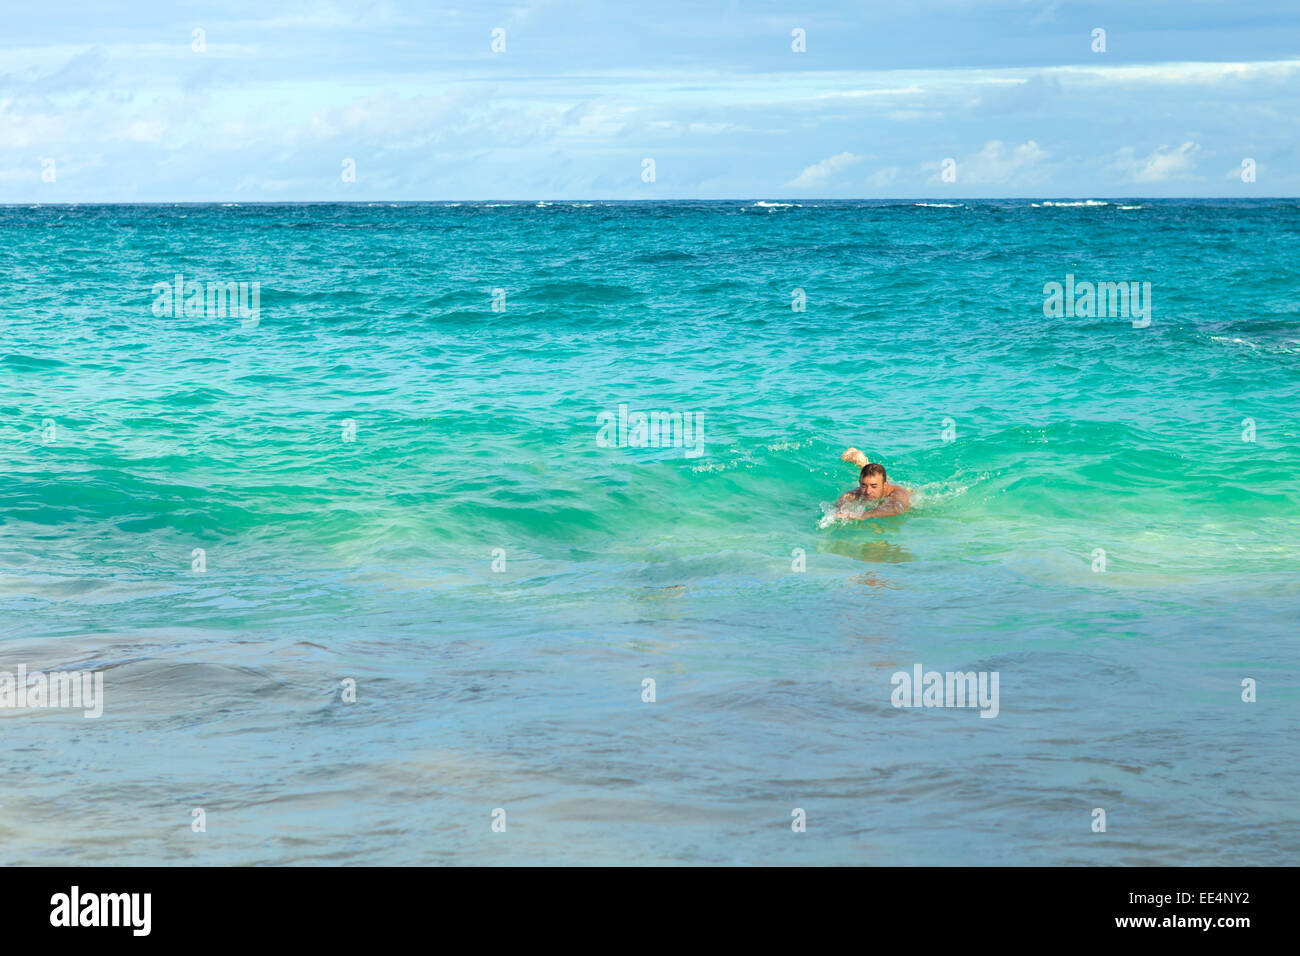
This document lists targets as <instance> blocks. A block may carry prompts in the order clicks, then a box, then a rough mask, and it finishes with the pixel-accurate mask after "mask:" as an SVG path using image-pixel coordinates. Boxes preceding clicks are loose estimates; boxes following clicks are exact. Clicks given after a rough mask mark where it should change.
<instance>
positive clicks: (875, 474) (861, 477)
mask: <svg viewBox="0 0 1300 956" xmlns="http://www.w3.org/2000/svg"><path fill="white" fill-rule="evenodd" d="M858 491H859V492H860V493H861V494H863V495H866V496H867V497H868V498H879V497H881V496H883V495H884V493H885V466H884V465H882V464H879V463H878V462H874V461H873V462H872V463H871V464H869V465H863V466H862V471H860V472H858Z"/></svg>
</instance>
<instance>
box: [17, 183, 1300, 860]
mask: <svg viewBox="0 0 1300 956" xmlns="http://www.w3.org/2000/svg"><path fill="white" fill-rule="evenodd" d="M178 273H179V274H181V275H182V276H183V277H184V278H183V282H184V283H185V289H186V295H187V297H188V295H189V288H190V286H189V283H191V282H199V283H203V284H204V288H205V289H207V288H209V286H208V285H207V284H208V283H230V282H234V283H240V282H247V283H250V284H251V283H256V284H257V286H256V292H257V298H256V310H255V311H254V310H253V309H252V302H253V301H254V300H253V299H252V298H251V296H252V291H253V288H254V287H253V286H251V285H250V286H249V291H250V299H249V300H247V301H248V304H249V308H248V309H246V310H245V312H244V313H238V312H236V314H234V315H232V314H230V312H229V311H227V312H226V314H224V315H223V314H219V313H220V312H221V311H222V310H220V309H217V308H216V307H215V306H216V305H218V304H220V303H218V302H214V303H212V305H213V307H212V308H208V306H209V302H208V300H207V299H206V298H201V297H194V298H193V299H192V300H190V301H192V302H193V304H194V305H195V306H196V308H194V309H186V308H179V309H177V308H170V309H169V307H168V305H167V299H168V295H167V293H166V288H165V286H162V285H160V284H168V283H170V284H171V285H173V286H174V285H175V276H176V275H177V274H178ZM1067 276H1073V277H1074V278H1073V279H1072V280H1069V281H1070V282H1071V283H1072V284H1074V283H1080V282H1126V283H1127V282H1137V283H1139V285H1140V284H1141V283H1150V299H1149V302H1150V305H1151V309H1150V313H1149V324H1144V323H1143V320H1142V319H1141V318H1132V317H1130V316H1125V315H1122V314H1121V315H1098V314H1092V315H1086V314H1077V313H1076V312H1075V310H1071V312H1072V314H1070V315H1048V314H1045V300H1046V299H1047V298H1048V296H1047V294H1046V293H1045V291H1044V289H1045V286H1047V285H1048V284H1050V283H1053V282H1058V283H1061V284H1062V285H1064V284H1065V283H1066V282H1067ZM160 289H162V291H159V290H160ZM0 293H2V295H3V298H2V299H0V453H2V455H3V457H2V458H0V671H10V672H14V673H15V674H16V673H17V671H18V668H19V666H20V665H21V666H22V667H25V668H26V669H27V671H28V672H42V673H48V672H52V671H72V670H82V671H93V672H96V673H97V674H99V675H102V680H103V715H102V716H101V717H98V718H87V717H84V716H83V714H82V712H81V711H80V710H76V709H72V708H49V707H47V708H31V707H29V708H26V709H21V710H20V709H16V708H15V707H9V708H0V767H2V768H3V786H2V789H0V862H5V863H19V864H80V863H86V864H90V863H105V864H153V863H160V864H175V865H203V864H220V865H225V864H340V863H347V864H362V865H368V864H542V863H556V864H620V865H623V864H626V865H641V864H739V865H764V864H782V865H784V864H864V865H877V864H880V865H884V864H903V865H910V864H957V865H973V864H1025V865H1041V864H1069V865H1089V864H1110V865H1154V864H1161V865H1165V864H1169V865H1184V864H1296V863H1298V862H1300V811H1298V809H1297V808H1298V803H1297V799H1296V794H1297V791H1298V790H1300V733H1298V732H1297V731H1298V729H1300V728H1298V726H1297V724H1298V721H1297V717H1298V716H1300V690H1298V688H1297V678H1298V677H1300V648H1298V647H1297V641H1298V640H1300V630H1298V624H1300V553H1298V552H1300V321H1298V318H1300V201H1297V200H1291V199H1288V200H1281V199H1279V200H1259V201H1250V202H1245V201H1228V200H1213V201H1190V200H1189V201H1154V200H1111V201H1107V200H1101V199H1097V200H1090V201H1089V200H1082V199H1080V200H1032V201H1031V200H1024V201H970V202H963V201H960V200H947V199H944V200H925V201H917V202H830V201H827V202H818V201H805V202H777V201H763V200H745V201H734V202H672V203H669V202H665V203H603V202H589V203H572V202H554V203H540V202H508V201H501V202H465V203H443V204H392V205H390V204H385V203H370V204H344V205H332V204H304V205H240V204H233V203H226V204H213V205H173V206H158V205H147V206H146V205H141V206H132V205H115V206H6V207H0ZM172 305H173V306H174V302H173V303H172ZM1048 311H1050V310H1048ZM1083 311H1086V309H1085V310H1083ZM620 406H626V408H624V409H623V410H622V414H624V415H626V416H630V418H629V421H632V422H634V421H636V418H635V415H636V413H644V414H646V415H650V414H651V413H660V414H661V415H663V416H667V417H664V418H662V419H656V423H657V424H658V423H659V422H660V421H662V422H663V423H664V429H665V430H666V429H669V428H675V426H676V420H674V419H673V418H672V416H678V420H681V421H682V422H685V421H687V420H689V421H691V422H692V424H693V426H694V428H693V432H692V434H691V435H689V436H685V437H682V433H681V432H675V431H668V432H667V434H669V435H675V436H677V437H681V438H682V440H681V441H680V442H678V443H675V442H674V441H667V440H663V434H662V433H661V434H660V440H659V441H657V442H656V443H655V444H657V445H658V446H659V447H653V446H652V447H639V446H644V445H646V444H647V443H646V442H645V441H641V440H639V439H638V437H637V434H636V433H635V432H633V433H631V434H628V432H627V431H624V432H622V433H621V434H620V429H619V427H618V425H617V421H618V419H619V417H620V414H621V413H620ZM687 415H689V416H690V417H689V419H688V418H686V417H684V416H687ZM611 422H613V423H614V425H613V426H612V427H611V425H610V423H611ZM640 435H641V437H643V438H644V437H645V432H644V431H642V432H641V433H640ZM620 439H622V440H620ZM850 445H853V446H857V447H859V448H861V449H862V450H863V451H865V452H866V453H867V455H868V456H869V457H870V458H871V459H872V460H873V461H880V462H882V463H883V464H885V466H886V467H887V468H888V472H889V478H890V480H891V481H894V482H898V483H900V484H902V485H904V486H906V487H908V488H911V489H913V499H914V502H915V504H914V507H913V508H912V510H911V511H910V512H908V513H907V514H905V515H903V516H900V517H895V518H890V519H884V520H868V521H863V522H843V521H836V520H833V519H830V518H828V517H827V508H828V506H829V504H830V502H832V501H833V500H834V499H835V498H836V497H837V496H838V495H839V494H841V493H842V492H843V491H845V490H846V489H848V488H850V487H852V486H853V485H854V483H855V481H856V469H855V468H853V467H852V466H850V465H846V464H845V463H843V462H841V461H840V454H841V452H843V451H844V449H845V448H847V447H848V446H850ZM917 665H920V666H921V667H922V668H923V670H925V671H930V670H934V671H938V672H963V673H965V672H976V673H983V674H986V675H991V674H993V673H996V674H997V675H998V679H999V683H998V687H999V697H998V706H997V714H996V716H995V717H991V718H986V717H982V716H981V711H980V709H979V708H973V707H969V706H967V707H926V706H918V707H897V706H894V703H895V700H894V696H895V686H894V685H895V680H894V675H895V674H897V673H899V672H904V673H907V674H911V673H913V671H914V668H915V667H916V666H917ZM353 689H354V691H353ZM353 693H354V695H355V699H354V700H353V699H351V698H352V696H353ZM1098 810H1102V811H1104V814H1105V816H1104V821H1105V829H1104V831H1101V830H1100V829H1098V827H1099V821H1100V820H1101V817H1099V816H1098V814H1097V812H1096V811H1098ZM196 811H202V812H201V813H199V812H196ZM799 811H802V817H801V814H800V813H799ZM801 819H802V820H803V821H804V826H805V829H804V830H803V832H800V829H799V824H800V822H801ZM494 823H495V824H496V827H495V829H494ZM502 824H504V829H502Z"/></svg>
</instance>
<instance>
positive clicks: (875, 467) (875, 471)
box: [858, 461, 889, 484]
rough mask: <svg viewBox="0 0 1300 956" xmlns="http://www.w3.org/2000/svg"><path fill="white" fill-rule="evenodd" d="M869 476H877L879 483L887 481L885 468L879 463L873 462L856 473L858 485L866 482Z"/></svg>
mask: <svg viewBox="0 0 1300 956" xmlns="http://www.w3.org/2000/svg"><path fill="white" fill-rule="evenodd" d="M871 475H879V476H880V480H881V481H888V480H889V479H888V478H886V477H885V466H884V465H882V464H880V462H877V461H873V462H868V463H867V464H865V465H863V466H862V470H861V471H860V472H858V483H859V484H861V483H862V482H864V481H866V480H867V478H868V477H870V476H871Z"/></svg>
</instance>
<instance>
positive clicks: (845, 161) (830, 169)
mask: <svg viewBox="0 0 1300 956" xmlns="http://www.w3.org/2000/svg"><path fill="white" fill-rule="evenodd" d="M865 158H866V157H865V156H859V155H857V154H856V153H836V154H835V155H834V156H828V157H827V158H826V159H823V160H822V161H821V162H820V163H813V164H812V165H811V166H809V167H808V168H807V169H805V170H804V171H803V172H801V173H800V174H799V175H798V176H796V177H795V178H794V179H792V180H790V182H789V183H788V184H787V185H789V186H793V187H795V188H796V189H803V188H806V187H809V186H822V185H825V183H826V182H827V180H829V179H830V178H831V177H832V176H834V175H835V174H836V173H838V172H841V171H842V170H845V169H848V168H849V167H850V166H854V165H857V164H858V163H860V162H862V160H864V159H865Z"/></svg>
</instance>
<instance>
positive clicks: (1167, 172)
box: [1112, 141, 1201, 183]
mask: <svg viewBox="0 0 1300 956" xmlns="http://www.w3.org/2000/svg"><path fill="white" fill-rule="evenodd" d="M1200 150H1201V147H1200V145H1199V144H1198V143H1193V142H1190V141H1189V142H1186V143H1183V145H1181V146H1179V147H1177V148H1174V147H1172V146H1161V147H1160V148H1158V149H1156V150H1153V151H1152V152H1151V153H1150V154H1149V155H1148V156H1146V158H1144V159H1138V158H1137V157H1136V155H1135V152H1134V149H1133V147H1132V146H1125V147H1124V148H1123V149H1121V150H1120V151H1119V152H1118V153H1117V154H1116V159H1115V162H1114V163H1113V164H1112V168H1114V169H1118V170H1119V171H1120V172H1122V173H1124V174H1126V175H1127V176H1128V177H1129V179H1130V180H1131V181H1132V182H1135V183H1163V182H1165V181H1167V180H1170V179H1187V178H1190V177H1191V174H1192V173H1194V172H1195V171H1196V162H1195V160H1193V158H1192V157H1193V156H1195V155H1196V154H1197V153H1198V152H1200Z"/></svg>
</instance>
